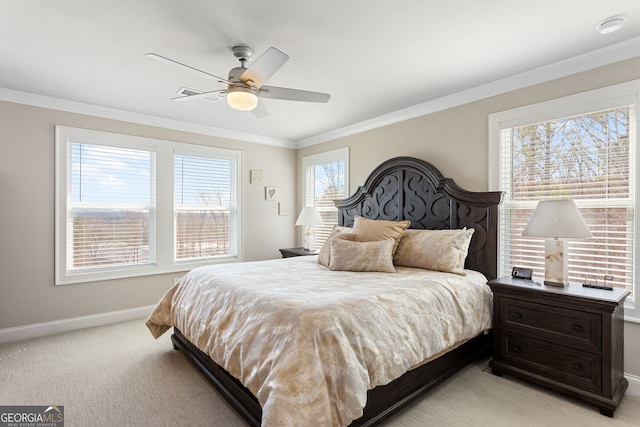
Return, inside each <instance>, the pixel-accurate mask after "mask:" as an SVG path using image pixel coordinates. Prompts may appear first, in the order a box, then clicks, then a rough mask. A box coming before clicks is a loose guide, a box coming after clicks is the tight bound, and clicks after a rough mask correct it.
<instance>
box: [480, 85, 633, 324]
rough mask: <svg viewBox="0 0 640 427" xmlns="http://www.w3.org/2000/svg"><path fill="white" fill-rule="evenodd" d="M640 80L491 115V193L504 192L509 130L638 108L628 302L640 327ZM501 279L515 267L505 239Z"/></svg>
mask: <svg viewBox="0 0 640 427" xmlns="http://www.w3.org/2000/svg"><path fill="white" fill-rule="evenodd" d="M639 99H640V80H634V81H630V82H626V83H621V84H618V85H614V86H609V87H605V88H601V89H596V90H592V91H589V92H584V93H580V94H576V95H571V96H567V97H563V98H558V99H553V100H550V101H546V102H542V103H538V104H532V105H527V106H524V107H520V108H515V109H512V110H507V111H502V112H499V113H494V114H490V115H489V190H491V191H500V190H501V189H500V184H499V180H500V175H499V173H500V170H499V166H500V164H499V162H500V158H501V152H500V147H501V144H500V134H501V130H502V129H505V128H511V127H516V126H520V125H525V124H529V123H537V122H542V121H549V120H553V119H556V118H560V117H568V116H573V115H579V114H586V113H590V112H593V111H599V110H606V109H610V108H615V107H619V106H621V105H635V114H636V117H635V121H636V126H635V129H633V128H632V129H631V130H630V132H633V133H634V134H635V140H636V147H635V150H634V149H633V148H632V152H631V154H630V155H631V161H632V162H634V163H635V164H632V166H631V168H630V169H631V170H630V181H631V191H632V192H633V194H634V198H635V208H634V229H635V236H634V241H633V253H634V264H633V299H632V298H627V300H626V301H625V320H627V321H633V322H637V323H640V302H639V301H640V295H639V294H640V285H638V284H637V280H638V278H639V277H640V276H639V274H638V272H639V270H638V269H639V267H640V242H639V241H640V200H639V196H640V191H639V187H640V186H639V185H637V182H636V179H637V175H636V174H637V172H638V171H637V169H638V168H639V167H640V156H639V152H640V149H638V147H637V145H638V144H640V134H639V128H640V104H639ZM498 242H499V244H498V253H499V254H500V255H499V256H498V275H499V276H501V275H507V274H509V273H510V269H511V267H512V266H508V265H501V264H502V262H501V260H502V258H503V257H502V247H501V243H500V242H502V239H501V238H499V239H498Z"/></svg>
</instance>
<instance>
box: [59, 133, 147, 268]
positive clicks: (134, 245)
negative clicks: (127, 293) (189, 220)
mask: <svg viewBox="0 0 640 427" xmlns="http://www.w3.org/2000/svg"><path fill="white" fill-rule="evenodd" d="M69 149H70V160H71V168H70V171H69V174H70V179H69V181H68V184H69V187H70V188H69V191H68V193H67V197H68V214H67V222H68V227H67V230H68V233H69V235H68V238H67V244H68V246H70V252H71V254H72V255H71V256H69V257H67V271H69V272H71V271H78V270H87V269H100V268H108V267H114V266H126V265H139V264H147V263H152V262H154V256H155V255H154V251H153V250H150V241H151V240H152V239H153V235H154V227H153V224H154V215H155V194H154V188H155V183H154V179H155V177H154V174H155V154H154V153H153V152H151V151H144V150H135V149H127V148H119V147H112V146H106V145H95V144H87V143H80V142H72V143H71V144H70V145H69Z"/></svg>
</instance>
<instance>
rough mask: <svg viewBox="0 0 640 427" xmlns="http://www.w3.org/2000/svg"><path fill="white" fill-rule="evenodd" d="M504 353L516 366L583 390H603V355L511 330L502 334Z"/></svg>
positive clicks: (502, 350) (501, 346)
mask: <svg viewBox="0 0 640 427" xmlns="http://www.w3.org/2000/svg"><path fill="white" fill-rule="evenodd" d="M500 353H501V357H502V358H503V359H504V360H505V361H506V362H507V363H509V364H510V365H512V366H518V367H521V368H523V369H526V370H527V371H529V372H534V373H537V374H539V375H542V376H544V377H546V378H551V379H555V380H557V381H560V382H561V383H563V384H567V385H573V386H575V387H578V388H580V389H582V390H589V391H592V392H596V393H599V392H600V391H601V390H602V376H601V372H602V360H601V359H600V356H597V355H594V354H591V353H586V352H583V351H579V350H574V349H571V348H568V347H565V346H561V345H555V344H552V343H549V342H546V341H540V340H536V339H533V338H528V337H523V336H517V335H511V334H508V333H505V334H504V335H503V337H502V340H501V343H500Z"/></svg>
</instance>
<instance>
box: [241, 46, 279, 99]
mask: <svg viewBox="0 0 640 427" xmlns="http://www.w3.org/2000/svg"><path fill="white" fill-rule="evenodd" d="M288 60H289V55H287V54H286V53H284V52H281V51H279V50H278V49H276V48H275V47H270V48H269V49H267V51H266V52H265V53H263V54H262V55H260V57H259V58H258V59H256V60H255V61H253V62H252V63H251V66H249V68H247V70H246V71H245V72H244V73H242V75H240V80H242V81H243V82H247V81H248V80H252V81H253V84H249V86H255V87H257V88H258V89H259V88H260V87H261V86H262V85H263V84H264V83H265V82H266V81H267V80H269V79H270V78H271V76H273V75H274V74H275V73H276V71H278V70H279V69H280V67H282V66H283V65H284V63H285V62H287V61H288Z"/></svg>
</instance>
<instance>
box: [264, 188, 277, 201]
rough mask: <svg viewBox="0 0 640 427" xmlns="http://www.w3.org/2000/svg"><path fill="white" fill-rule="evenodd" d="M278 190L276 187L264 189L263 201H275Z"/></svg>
mask: <svg viewBox="0 0 640 427" xmlns="http://www.w3.org/2000/svg"><path fill="white" fill-rule="evenodd" d="M277 197H278V189H277V188H276V187H264V198H265V200H277Z"/></svg>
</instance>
